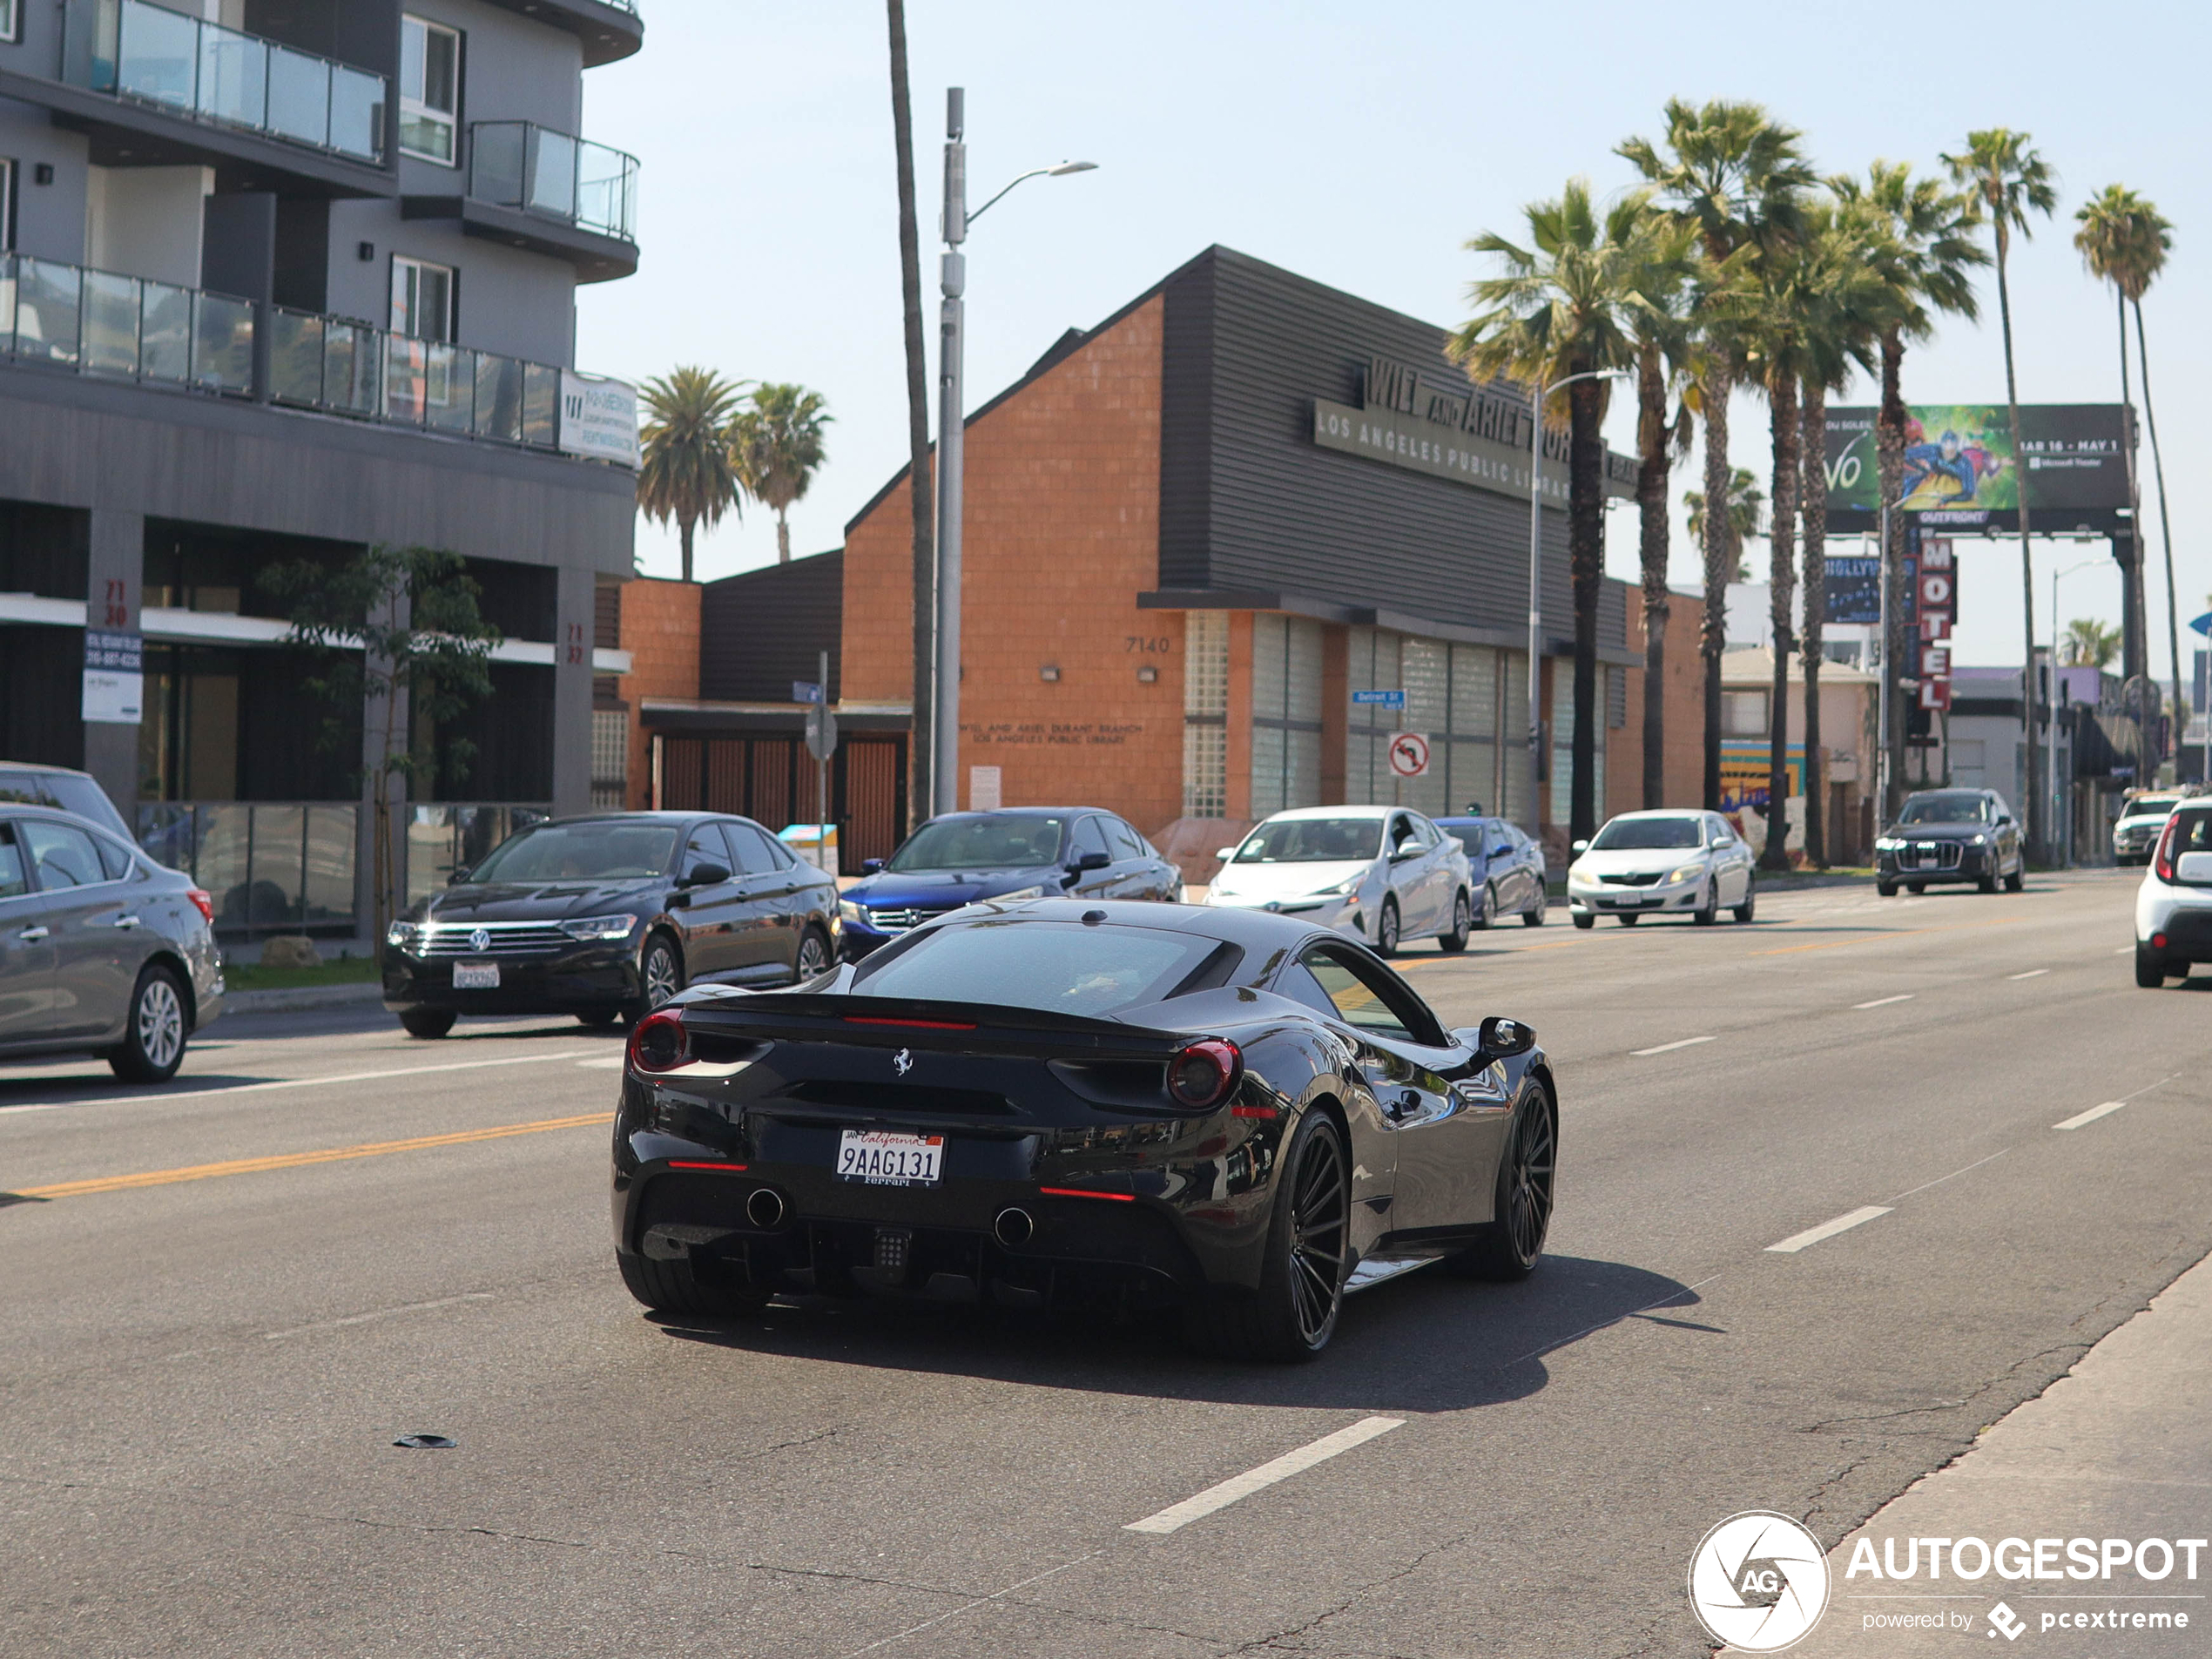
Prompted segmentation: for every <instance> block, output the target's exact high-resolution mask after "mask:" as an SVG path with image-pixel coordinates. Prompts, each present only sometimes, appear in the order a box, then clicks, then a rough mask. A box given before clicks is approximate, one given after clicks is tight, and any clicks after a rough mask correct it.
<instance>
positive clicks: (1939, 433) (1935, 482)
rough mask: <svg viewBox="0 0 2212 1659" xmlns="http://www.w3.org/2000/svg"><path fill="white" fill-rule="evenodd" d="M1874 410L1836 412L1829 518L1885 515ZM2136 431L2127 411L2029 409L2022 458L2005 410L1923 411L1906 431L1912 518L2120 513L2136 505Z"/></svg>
mask: <svg viewBox="0 0 2212 1659" xmlns="http://www.w3.org/2000/svg"><path fill="white" fill-rule="evenodd" d="M1875 414H1876V411H1875V410H1873V409H1871V408H1841V409H1831V410H1829V412H1828V444H1827V455H1826V456H1825V461H1826V466H1827V473H1828V510H1829V511H1830V512H1831V513H1838V512H1843V513H1850V512H1858V513H1874V512H1878V511H1879V510H1880V509H1881V505H1882V498H1881V485H1880V479H1879V468H1878V464H1877V462H1876V458H1875V454H1874V416H1875ZM2126 431H2127V426H2126V421H2125V418H2124V415H2123V413H2122V411H2121V406H2120V405H2119V404H2117V403H2027V404H2023V405H2021V406H2020V449H2021V453H2020V455H2014V454H2013V434H2012V425H2011V421H2010V419H2009V417H2008V416H2007V415H2006V412H2005V406H2004V405H2003V404H2002V403H1926V404H1915V405H1913V406H1912V408H1910V409H1908V410H1907V411H1906V421H1905V481H1904V493H1903V502H1904V507H1905V511H1907V512H1912V513H1933V514H1939V515H1942V517H1939V519H1937V520H1936V521H1935V522H1937V523H1956V524H1968V523H1986V522H1988V521H1989V517H1990V516H1991V515H1993V514H1996V513H2004V512H2012V511H2015V510H2017V509H2018V508H2019V506H2020V489H2021V487H2022V485H2023V483H2025V485H2026V488H2027V504H2028V506H2029V507H2030V508H2031V509H2036V508H2060V509H2064V508H2075V509H2081V510H2084V511H2089V512H2111V511H2113V510H2114V509H2119V508H2123V507H2126V506H2127V505H2128V461H2127V454H2126V451H2125V449H2124V448H2123V447H2122V445H2123V443H2124V442H2125V434H2126Z"/></svg>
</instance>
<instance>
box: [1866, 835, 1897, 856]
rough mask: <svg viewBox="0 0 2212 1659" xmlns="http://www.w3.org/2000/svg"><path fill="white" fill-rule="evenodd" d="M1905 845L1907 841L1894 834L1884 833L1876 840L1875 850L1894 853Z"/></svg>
mask: <svg viewBox="0 0 2212 1659" xmlns="http://www.w3.org/2000/svg"><path fill="white" fill-rule="evenodd" d="M1904 845H1905V843H1904V842H1902V841H1900V840H1898V839H1897V837H1896V836H1894V835H1884V836H1881V837H1878V839H1877V840H1875V842H1874V850H1875V851H1876V852H1877V853H1894V852H1896V851H1897V850H1898V848H1899V847H1901V846H1904Z"/></svg>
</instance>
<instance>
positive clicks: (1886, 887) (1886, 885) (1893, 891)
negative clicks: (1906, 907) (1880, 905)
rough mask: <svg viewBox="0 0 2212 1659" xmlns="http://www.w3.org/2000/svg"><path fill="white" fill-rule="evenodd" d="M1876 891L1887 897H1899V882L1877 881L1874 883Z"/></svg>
mask: <svg viewBox="0 0 2212 1659" xmlns="http://www.w3.org/2000/svg"><path fill="white" fill-rule="evenodd" d="M1874 891H1875V892H1877V893H1878V894H1881V895H1882V897H1884V898H1885V899H1894V898H1896V897H1897V883H1896V882H1894V881H1877V882H1876V883H1875V884H1874Z"/></svg>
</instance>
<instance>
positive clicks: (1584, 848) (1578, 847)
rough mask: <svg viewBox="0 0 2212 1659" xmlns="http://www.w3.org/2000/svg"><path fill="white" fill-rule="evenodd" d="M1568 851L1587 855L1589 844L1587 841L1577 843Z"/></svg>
mask: <svg viewBox="0 0 2212 1659" xmlns="http://www.w3.org/2000/svg"><path fill="white" fill-rule="evenodd" d="M1569 850H1570V851H1572V852H1574V853H1578V854H1579V853H1587V852H1588V851H1589V850H1590V844H1589V843H1588V841H1577V842H1575V845H1574V846H1573V847H1572V848H1570V849H1569Z"/></svg>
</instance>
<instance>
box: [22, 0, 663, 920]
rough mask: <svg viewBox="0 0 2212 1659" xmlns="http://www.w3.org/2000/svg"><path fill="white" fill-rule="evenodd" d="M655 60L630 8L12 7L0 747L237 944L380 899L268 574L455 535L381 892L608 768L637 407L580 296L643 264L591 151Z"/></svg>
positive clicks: (359, 755)
mask: <svg viewBox="0 0 2212 1659" xmlns="http://www.w3.org/2000/svg"><path fill="white" fill-rule="evenodd" d="M643 40H644V26H643V24H642V22H641V21H640V19H639V17H637V13H636V11H635V10H634V8H633V7H632V6H631V3H629V0H166V3H154V0H0V432H4V433H5V435H6V437H5V440H4V442H0V756H3V757H5V758H8V759H23V760H38V761H47V762H52V763H57V764H62V765H81V766H84V767H85V768H86V769H88V770H90V771H91V772H93V773H94V774H95V775H96V776H97V777H98V779H100V781H101V782H102V784H103V785H104V786H105V787H106V789H107V791H108V792H109V793H110V794H111V796H112V797H114V799H116V801H117V802H118V805H119V806H122V807H123V809H124V811H125V814H126V815H131V816H134V817H135V820H136V822H137V823H138V826H139V830H140V833H141V836H142V839H143V840H145V843H146V845H147V846H149V847H150V848H151V849H152V850H153V851H155V853H157V855H158V856H159V857H161V858H163V859H164V860H165V861H167V862H169V863H172V864H174V865H177V866H179V867H182V868H185V869H187V870H190V871H192V872H193V873H195V874H197V876H198V877H199V880H200V884H201V885H202V886H203V887H206V888H208V889H209V891H210V892H211V893H212V894H214V895H215V899H216V902H217V904H218V906H219V917H220V919H221V927H222V929H223V931H225V932H226V933H227V934H231V935H233V936H234V937H236V936H241V935H243V936H249V937H250V936H251V935H253V934H258V933H266V932H271V931H278V930H287V931H290V930H298V929H300V928H303V927H304V928H306V929H307V930H308V931H311V932H313V931H320V932H328V933H332V934H349V933H352V932H354V930H355V929H356V928H357V927H359V926H360V925H361V918H363V917H364V916H366V915H367V914H368V911H369V908H370V907H369V902H368V894H367V892H366V890H365V887H364V881H365V877H364V875H363V872H366V871H367V870H368V869H369V868H371V867H372V866H373V862H374V860H372V859H371V858H370V856H369V849H368V845H367V842H366V840H365V838H366V836H367V835H368V833H369V831H368V825H369V823H370V821H371V818H372V814H371V813H368V811H366V810H365V808H366V807H367V806H368V804H369V797H368V794H367V793H366V790H367V789H368V787H370V785H369V784H368V783H367V782H366V781H365V780H364V765H363V755H364V746H363V745H364V744H365V742H366V739H365V738H363V737H361V736H360V735H359V734H357V733H355V732H353V731H352V730H351V729H350V726H349V725H348V724H347V723H348V722H351V721H352V720H353V713H352V711H339V719H338V720H337V722H336V723H335V725H336V728H341V729H335V730H334V721H333V718H332V711H331V709H330V708H329V707H328V706H327V701H326V700H325V699H321V698H318V697H317V696H315V695H314V693H313V691H312V688H311V687H310V686H309V685H308V684H307V680H308V678H309V677H310V675H311V673H312V669H311V667H310V666H309V665H308V664H307V663H306V662H304V661H303V660H302V658H301V657H300V654H299V653H298V652H296V651H291V650H288V649H287V648H286V647H285V646H284V645H283V644H282V643H281V642H282V638H283V636H284V634H285V632H286V624H285V623H284V621H283V619H282V607H281V605H280V604H279V603H278V602H276V601H275V600H274V599H273V597H271V596H270V595H269V594H268V593H267V592H266V590H264V589H263V588H262V587H261V586H260V584H259V578H260V576H261V574H262V573H263V572H264V571H265V570H266V569H267V568H268V567H269V566H271V565H272V564H273V563H279V562H283V561H290V560H296V559H301V558H305V559H309V560H314V561H321V562H327V563H331V564H333V565H335V564H337V563H342V562H343V561H344V560H346V559H347V558H348V557H349V556H352V555H353V554H354V553H356V552H357V551H358V550H360V549H361V548H363V547H366V546H368V545H373V544H376V543H388V544H394V545H423V546H429V547H435V548H438V549H442V550H447V551H449V552H451V553H454V554H455V555H457V556H460V557H462V559H463V560H464V561H465V562H466V566H467V569H468V570H469V573H470V575H471V576H473V577H475V580H476V581H477V582H478V583H479V584H480V585H481V587H482V592H483V602H482V603H483V607H484V610H485V612H486V614H487V616H488V617H489V619H490V620H491V621H492V622H493V623H495V624H496V625H497V626H498V627H499V628H500V629H501V631H502V633H503V634H504V635H505V639H504V641H503V643H502V644H501V645H500V646H499V647H498V648H497V649H496V651H495V653H494V659H493V666H492V674H493V678H494V682H495V685H496V691H495V694H494V696H493V698H491V699H490V700H489V702H486V703H482V704H479V705H476V706H475V708H473V709H472V710H470V711H469V712H468V713H466V714H464V715H462V716H461V717H459V718H457V719H455V720H454V721H452V722H449V723H448V726H449V728H450V729H440V730H435V731H432V730H426V729H421V725H420V723H417V725H416V729H415V733H414V735H415V738H416V739H417V743H418V746H419V747H420V748H421V750H422V751H423V752H426V753H428V754H430V755H431V756H433V757H434V759H438V761H439V764H436V765H434V766H433V767H432V768H431V769H430V770H429V771H428V772H427V773H426V774H424V775H423V776H421V777H419V778H417V779H415V780H414V782H413V783H412V784H411V785H410V784H406V783H401V782H398V781H394V782H392V783H390V784H389V785H388V787H389V788H391V789H392V790H393V792H394V793H395V805H397V806H400V807H401V808H402V810H401V811H399V812H397V813H395V815H394V816H395V820H396V821H397V822H398V823H399V824H400V825H401V826H402V827H401V830H400V832H399V833H398V840H400V842H401V845H399V846H396V847H395V849H394V852H395V870H396V871H397V872H398V876H397V884H398V885H399V886H400V887H401V888H402V889H403V890H404V891H410V892H415V893H420V892H422V891H425V890H427V889H428V888H429V887H433V886H435V885H437V884H438V883H440V882H442V880H444V876H445V873H446V872H447V871H448V869H449V868H450V867H451V866H452V864H453V863H454V862H455V860H465V859H466V858H467V857H469V856H470V855H471V854H472V853H473V852H475V851H476V850H479V848H480V845H481V843H482V841H483V840H485V839H486V838H487V837H490V836H495V835H496V833H499V832H500V831H502V829H503V828H504V827H505V826H507V825H508V824H510V823H512V822H513V821H515V819H516V817H517V815H518V814H524V813H534V812H535V813H543V812H547V811H575V810H581V809H583V808H585V807H587V806H589V805H590V802H591V800H592V799H593V788H594V774H595V771H601V772H606V773H607V774H608V775H609V776H610V778H612V779H619V778H620V777H621V776H622V773H623V771H624V762H623V761H622V759H621V758H620V757H618V756H617V757H613V758H609V757H607V756H605V755H604V754H603V755H601V756H600V757H599V758H598V762H597V766H595V760H594V745H593V743H592V737H593V727H594V718H595V717H594V701H595V698H594V691H595V680H596V681H597V684H598V686H599V689H600V698H599V700H600V701H602V702H604V701H607V700H609V698H610V696H611V690H610V688H611V686H612V684H613V680H612V676H613V675H614V674H615V673H617V672H618V671H620V670H621V669H623V668H624V667H625V666H627V664H626V663H625V662H624V660H623V658H622V654H621V653H620V652H619V651H608V650H604V649H601V648H598V646H597V637H598V633H599V630H598V629H597V626H596V618H597V609H598V590H599V589H600V588H601V587H602V586H603V585H605V584H608V583H614V582H617V581H619V580H620V579H622V578H623V577H627V576H628V575H629V574H630V571H631V545H632V527H633V522H634V517H635V494H636V492H635V467H636V461H637V431H636V425H637V423H636V399H635V394H634V392H632V391H631V388H628V387H625V386H623V385H621V384H620V383H619V382H615V381H603V380H598V379H595V378H593V377H591V376H589V375H587V374H581V373H579V372H578V368H577V363H576V361H575V317H576V306H575V297H576V291H577V287H578V286H579V285H580V284H583V283H588V282H602V281H608V280H617V279H619V278H622V277H624V276H627V275H629V274H630V273H631V272H632V271H634V270H635V269H636V267H637V257H638V253H637V182H638V180H637V164H636V162H635V161H634V160H633V159H632V158H631V157H630V156H628V155H626V154H624V153H623V152H620V151H619V150H617V149H614V148H610V147H609V146H606V145H601V144H598V143H595V142H592V141H590V140H588V139H586V138H583V136H582V130H583V125H584V122H583V90H584V81H585V75H586V72H587V71H589V70H590V69H591V68H593V67H595V66H597V65H599V64H606V63H610V62H613V61H615V60H617V59H618V58H622V57H628V56H630V55H631V54H632V53H635V52H636V51H638V50H639V49H640V48H641V46H642V44H643ZM134 671H135V673H136V674H137V676H138V678H137V681H136V684H135V685H133V684H132V679H131V676H132V673H133V672H134ZM134 693H135V695H134ZM374 718H375V719H376V720H377V721H379V722H381V718H383V717H382V714H381V711H379V712H378V713H377V714H376V715H375V717H374ZM620 722H621V717H620V714H619V712H618V711H605V712H603V714H602V716H601V718H600V720H599V724H600V725H603V726H605V727H606V728H607V733H608V734H610V735H611V736H612V738H613V740H614V742H615V744H616V745H617V746H619V744H620V741H621V735H622V733H621V729H620ZM357 724H359V725H361V726H362V728H363V729H364V730H366V729H367V727H368V724H369V722H368V719H367V718H364V719H362V720H361V721H360V722H358V723H357ZM462 738H466V739H469V744H467V745H462V744H458V743H457V742H456V740H457V739H462ZM470 746H473V750H474V755H473V759H469V760H468V761H467V763H466V765H465V767H464V765H462V764H461V763H460V760H459V757H460V755H461V754H462V752H464V751H465V750H466V749H467V748H469V747H470ZM599 746H600V747H601V748H602V749H604V748H605V747H606V746H607V745H606V743H605V742H604V741H603V742H602V744H601V745H599ZM614 789H615V792H616V796H617V799H618V797H619V786H618V784H617V785H616V786H614Z"/></svg>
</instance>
